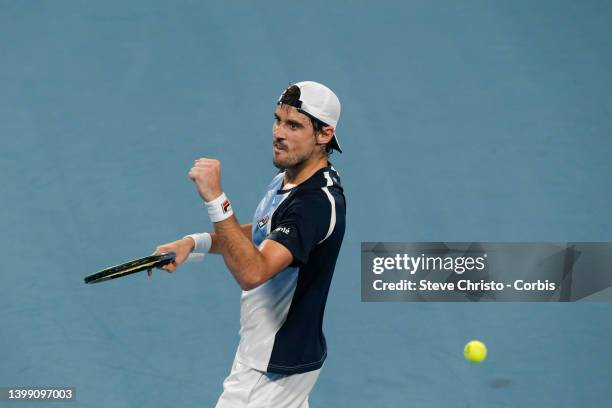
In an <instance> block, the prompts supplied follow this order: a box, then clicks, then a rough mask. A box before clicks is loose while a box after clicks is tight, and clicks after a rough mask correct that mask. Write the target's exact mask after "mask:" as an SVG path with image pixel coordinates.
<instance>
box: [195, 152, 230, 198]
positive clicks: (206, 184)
mask: <svg viewBox="0 0 612 408" xmlns="http://www.w3.org/2000/svg"><path fill="white" fill-rule="evenodd" d="M189 178H190V179H191V180H193V182H194V183H195V185H196V187H197V189H198V193H199V194H200V197H202V198H203V199H204V201H212V200H214V199H215V198H217V197H219V196H220V195H221V193H223V190H222V189H221V162H220V161H219V160H215V159H207V158H201V159H198V160H196V161H195V162H194V164H193V167H192V168H191V170H189Z"/></svg>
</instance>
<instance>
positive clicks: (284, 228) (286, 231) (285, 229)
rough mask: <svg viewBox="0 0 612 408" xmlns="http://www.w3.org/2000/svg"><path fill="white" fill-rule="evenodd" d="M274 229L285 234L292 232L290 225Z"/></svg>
mask: <svg viewBox="0 0 612 408" xmlns="http://www.w3.org/2000/svg"><path fill="white" fill-rule="evenodd" d="M274 231H278V232H282V233H283V234H285V235H289V233H290V232H291V229H290V228H289V227H278V228H277V229H275V230H274Z"/></svg>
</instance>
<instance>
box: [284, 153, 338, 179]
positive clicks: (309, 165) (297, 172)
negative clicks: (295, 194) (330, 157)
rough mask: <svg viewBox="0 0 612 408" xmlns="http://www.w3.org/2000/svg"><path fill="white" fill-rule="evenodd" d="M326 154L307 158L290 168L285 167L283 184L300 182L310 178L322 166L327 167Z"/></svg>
mask: <svg viewBox="0 0 612 408" xmlns="http://www.w3.org/2000/svg"><path fill="white" fill-rule="evenodd" d="M327 164H328V163H327V156H323V157H321V158H319V159H315V160H307V161H305V162H303V163H300V164H298V165H296V166H294V167H292V168H288V169H285V184H286V183H291V184H300V183H302V182H304V181H306V180H308V179H309V178H310V176H312V175H313V174H315V173H316V172H317V171H319V170H320V169H322V168H323V167H327Z"/></svg>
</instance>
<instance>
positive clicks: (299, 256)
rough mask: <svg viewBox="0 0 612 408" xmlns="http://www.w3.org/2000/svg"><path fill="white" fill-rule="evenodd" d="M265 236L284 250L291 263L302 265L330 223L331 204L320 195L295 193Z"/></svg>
mask: <svg viewBox="0 0 612 408" xmlns="http://www.w3.org/2000/svg"><path fill="white" fill-rule="evenodd" d="M298 194H299V195H296V196H295V197H294V198H293V199H292V200H291V202H290V203H289V205H288V207H287V208H285V210H284V211H283V213H282V214H280V215H279V216H280V218H279V219H278V220H275V222H276V227H275V228H274V230H273V231H272V232H271V233H270V234H269V235H268V236H267V239H271V240H274V241H276V242H278V243H280V244H282V245H283V246H284V247H286V248H287V249H288V250H289V251H290V252H291V254H292V255H293V259H294V262H297V263H298V264H301V265H304V264H306V263H307V262H308V257H309V255H310V252H311V251H312V250H313V249H314V247H315V246H316V245H317V244H318V243H319V242H321V241H322V240H323V239H324V238H325V236H326V235H327V232H328V229H329V225H330V222H331V212H332V211H331V202H330V201H329V199H327V197H326V196H325V194H324V193H323V191H317V190H314V191H305V192H299V193H298Z"/></svg>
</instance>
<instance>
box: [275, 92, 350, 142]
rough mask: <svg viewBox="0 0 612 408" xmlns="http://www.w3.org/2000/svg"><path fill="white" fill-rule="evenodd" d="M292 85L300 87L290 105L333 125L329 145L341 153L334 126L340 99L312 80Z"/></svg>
mask: <svg viewBox="0 0 612 408" xmlns="http://www.w3.org/2000/svg"><path fill="white" fill-rule="evenodd" d="M293 85H295V86H297V87H298V88H300V99H299V100H298V101H297V102H296V103H295V104H291V105H292V106H294V107H295V108H296V109H297V110H298V111H299V112H301V113H304V114H306V116H311V117H313V118H315V119H317V120H319V121H320V122H323V123H324V124H325V125H327V126H333V128H334V137H333V139H332V140H331V142H330V143H331V147H332V149H335V150H337V151H339V152H340V153H342V150H341V149H340V143H339V142H338V135H337V134H336V126H338V121H339V120H340V100H339V99H338V97H337V96H336V94H335V93H334V92H333V91H332V90H331V89H329V88H328V87H326V86H325V85H323V84H320V83H318V82H314V81H302V82H298V83H296V84H293ZM283 95H284V92H283V93H282V94H281V96H280V97H279V98H278V103H281V99H282V97H283Z"/></svg>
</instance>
